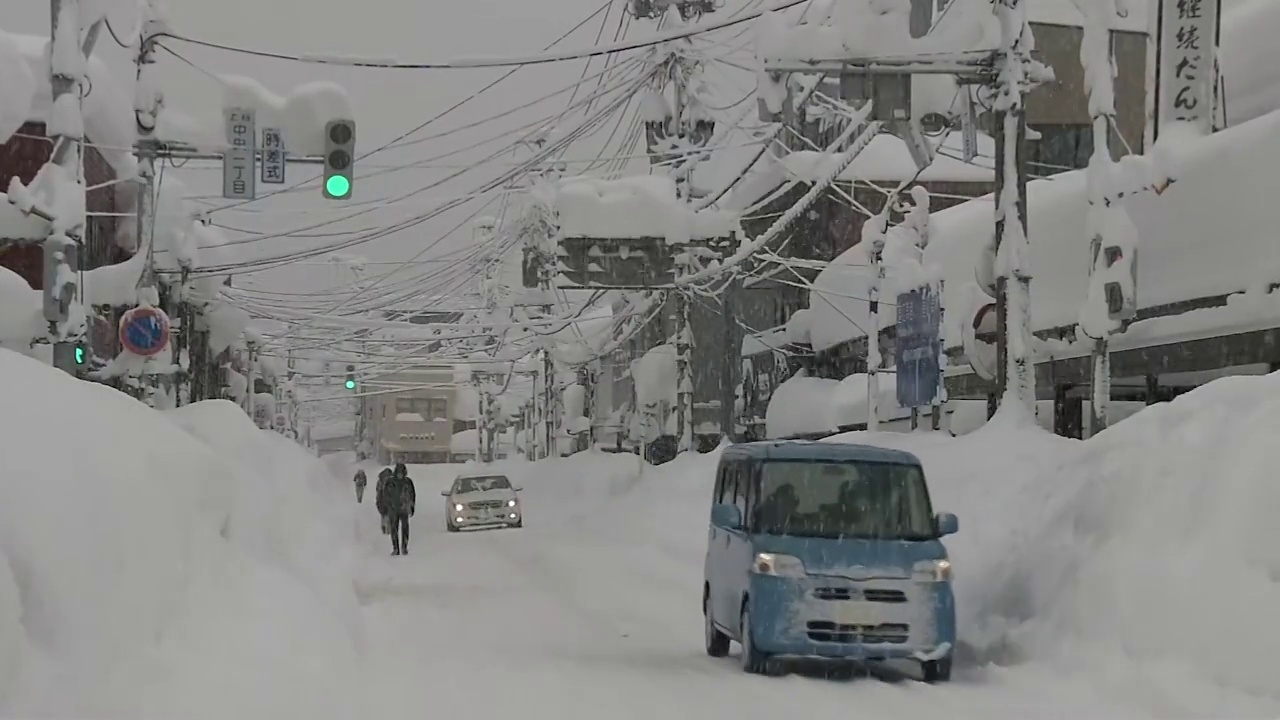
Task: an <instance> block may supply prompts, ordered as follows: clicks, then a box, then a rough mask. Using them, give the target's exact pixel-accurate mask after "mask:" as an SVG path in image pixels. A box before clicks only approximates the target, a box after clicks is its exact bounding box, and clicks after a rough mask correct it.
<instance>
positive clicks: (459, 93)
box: [2, 0, 750, 292]
mask: <svg viewBox="0 0 1280 720" xmlns="http://www.w3.org/2000/svg"><path fill="white" fill-rule="evenodd" d="M3 2H4V5H5V10H4V17H3V21H2V23H3V27H4V28H5V29H6V30H9V31H11V32H18V33H29V34H39V35H47V34H48V32H49V9H48V2H46V1H45V0H3ZM602 3H603V0H536V1H533V2H527V1H526V2H521V1H517V0H450V1H448V2H445V1H442V0H426V1H423V0H353V1H350V2H344V1H343V0H170V17H171V22H172V25H173V28H174V30H175V31H176V32H178V33H179V34H184V35H189V36H191V37H195V38H200V39H203V40H209V41H213V42H219V43H226V44H232V45H238V46H243V47H250V48H261V49H269V50H274V51H282V52H289V53H329V54H349V55H362V56H374V57H392V58H395V59H398V60H402V61H406V62H407V61H414V60H438V59H443V58H450V57H456V56H460V55H487V56H503V55H513V54H531V53H535V52H537V51H538V50H540V49H541V48H542V47H543V46H545V45H547V44H548V43H550V42H551V41H552V40H554V39H555V38H556V37H557V36H559V35H560V34H562V33H563V32H565V31H566V30H568V29H569V28H570V27H572V26H573V25H575V24H577V23H578V22H579V21H580V20H582V19H583V18H585V17H587V16H588V15H590V14H591V13H592V12H593V11H595V10H596V9H598V8H599V7H600V6H601V5H602ZM741 4H742V3H741V0H730V1H729V2H728V3H727V5H728V7H727V8H726V9H725V10H724V11H732V10H733V9H735V8H737V7H739V6H740V5H741ZM120 5H121V6H122V9H121V11H119V12H116V13H113V14H112V16H111V17H112V25H113V27H114V28H115V30H116V31H117V33H118V34H120V35H121V36H122V39H125V40H126V42H127V41H128V39H127V38H124V37H123V36H124V35H126V34H128V33H130V32H131V31H132V30H133V29H134V27H135V24H134V18H133V16H132V6H133V2H132V0H122V2H121V3H120ZM618 5H619V3H618V0H615V7H614V8H613V9H612V12H611V14H610V17H609V20H608V24H607V27H606V28H605V29H604V39H603V41H604V42H609V41H611V40H612V39H613V35H614V33H615V31H616V30H617V28H618V22H619V20H620V14H619V12H618V10H619V7H618ZM601 20H602V16H601V17H597V18H595V19H594V20H592V22H590V23H588V24H587V25H586V26H584V27H583V28H582V29H581V30H579V31H578V32H576V33H575V34H574V35H572V36H571V37H570V38H568V39H567V40H565V41H564V43H562V45H561V47H563V48H580V47H585V46H589V45H591V44H593V43H594V42H595V39H596V35H597V32H599V31H600V30H601ZM653 32H654V27H653V23H652V21H645V22H643V23H640V22H635V23H632V24H631V27H630V30H629V32H628V34H627V37H628V38H640V37H644V36H646V35H649V34H652V33H653ZM747 37H749V36H746V37H741V38H739V39H738V40H736V41H735V44H740V43H742V42H743V41H744V40H745V39H746V38H747ZM168 42H169V43H170V47H172V48H173V49H174V50H176V51H178V52H179V53H181V54H182V55H183V56H184V57H186V58H187V59H189V60H190V61H191V62H192V63H194V64H195V65H197V66H199V67H200V68H201V69H202V70H205V71H208V72H209V73H214V74H236V75H247V76H250V77H253V78H256V79H257V80H259V81H260V82H262V83H263V84H265V85H266V86H268V87H269V88H271V89H272V90H274V91H276V92H278V93H281V94H286V93H288V91H289V90H290V88H292V87H293V86H295V85H297V84H299V83H303V82H309V81H313V80H331V81H334V82H337V83H339V84H340V85H342V86H343V87H345V88H346V89H347V91H348V93H349V94H350V96H351V99H352V101H353V103H354V105H355V108H356V112H355V114H356V121H357V125H358V128H359V137H358V141H359V142H358V152H364V151H367V150H370V149H372V148H374V147H376V146H378V145H381V144H382V143H384V142H387V141H389V140H391V139H393V138H395V137H397V136H399V135H400V134H401V133H404V132H406V131H408V130H409V129H410V128H412V127H414V126H416V125H418V124H419V123H421V122H422V121H423V120H425V119H426V118H428V117H430V116H432V115H434V114H436V113H438V112H439V111H441V110H443V109H444V108H446V107H448V106H449V105H451V104H453V103H454V102H456V101H458V100H460V99H462V98H464V97H466V96H468V95H470V94H471V93H472V92H473V91H474V90H476V89H478V88H479V87H481V86H483V85H484V84H486V83H488V82H489V81H490V80H492V79H494V78H496V77H498V76H499V75H500V74H501V73H502V72H503V71H502V70H465V71H443V72H441V71H409V70H376V69H354V68H335V67H329V66H321V65H307V64H301V63H293V62H288V61H276V60H270V59H262V58H257V57H249V56H244V55H238V54H233V53H227V52H222V51H218V50H212V49H206V48H201V47H196V46H192V45H189V44H186V43H182V42H177V41H168ZM97 54H98V55H99V56H101V57H103V58H105V59H106V60H108V62H109V63H110V65H111V67H112V68H113V70H115V71H116V72H117V75H118V77H119V79H120V81H121V82H120V84H121V85H122V87H125V88H128V87H129V86H130V85H129V83H130V82H131V80H132V77H133V69H132V59H131V57H130V53H128V52H127V51H124V50H121V49H120V48H119V47H117V46H116V44H115V42H114V41H113V40H112V39H111V37H110V36H109V35H108V34H106V33H104V34H103V35H102V37H101V38H100V40H99V42H98V52H97ZM159 58H160V63H161V68H162V76H163V78H164V80H165V83H164V87H165V92H166V96H167V104H168V106H169V107H174V108H178V109H180V110H182V111H184V112H186V113H187V114H190V115H192V116H196V117H200V118H204V119H206V120H211V121H213V122H215V123H220V117H221V114H220V111H219V108H220V106H221V86H220V84H219V83H218V82H217V80H215V79H214V78H212V77H209V76H208V75H206V74H204V73H202V72H200V71H198V70H196V69H193V68H191V67H190V66H188V65H185V64H184V63H182V62H181V61H179V60H178V59H177V58H174V57H173V56H171V55H168V54H166V53H163V52H161V53H160V54H159ZM591 67H592V72H595V71H596V70H599V69H601V68H602V67H603V65H602V64H601V62H600V61H598V60H597V61H596V62H595V63H593V64H592V66H591ZM582 72H583V62H582V61H577V62H572V63H557V64H550V65H541V66H531V67H527V68H524V69H522V70H521V71H520V72H519V73H518V74H516V75H515V76H514V77H512V78H511V79H510V80H508V81H506V82H504V83H503V84H501V85H499V86H498V87H497V88H495V89H494V90H493V91H490V92H489V93H487V94H486V95H484V96H482V97H480V98H479V99H477V100H475V101H473V102H472V103H470V104H468V105H467V106H466V107H464V108H463V109H461V110H459V111H457V112H456V113H455V114H453V115H451V116H449V117H447V118H446V119H444V120H441V121H440V122H438V123H436V124H435V125H432V126H431V127H430V128H429V129H428V130H427V131H424V132H423V133H419V136H421V135H424V134H430V133H433V132H440V131H442V130H448V129H451V128H456V127H462V128H464V131H463V132H459V133H458V134H456V135H453V136H451V137H448V138H441V139H438V140H431V141H428V142H424V143H421V144H418V145H416V146H413V147H410V148H403V149H397V150H392V151H387V152H384V153H381V154H379V155H377V156H375V157H373V158H370V159H369V160H368V161H366V162H365V163H364V164H362V165H360V166H358V167H357V177H356V191H355V201H356V202H364V201H368V200H373V199H376V198H379V197H387V196H389V195H393V194H397V193H403V192H406V191H408V190H412V189H414V188H416V187H420V186H422V185H424V184H426V183H428V182H431V181H433V180H437V179H440V178H442V177H445V176H446V175H448V174H450V173H452V172H456V171H457V169H458V167H457V166H458V165H466V164H468V163H469V162H474V161H475V160H476V159H478V158H480V157H483V156H484V155H486V154H488V153H490V152H492V151H494V150H496V149H498V148H500V147H501V146H502V144H503V143H501V142H495V143H491V144H489V145H486V146H484V147H483V148H480V149H478V150H477V151H474V152H470V153H467V154H464V155H461V156H458V157H453V158H449V159H447V160H441V161H439V162H438V163H437V167H432V168H427V169H412V170H404V171H400V172H395V173H390V174H386V175H383V176H382V177H379V178H374V179H365V180H362V179H361V175H362V174H367V173H368V172H370V171H372V170H375V169H382V168H384V167H385V166H388V165H396V164H402V163H405V162H411V161H415V160H420V159H422V158H426V157H430V156H434V155H438V154H440V153H443V152H447V151H449V150H452V149H454V148H457V147H460V146H464V145H467V144H470V143H472V142H475V141H477V140H480V139H482V138H487V137H490V136H492V135H496V134H499V133H500V132H502V131H503V130H509V129H512V128H515V127H518V126H519V125H522V124H524V123H526V122H529V121H530V120H532V119H536V118H537V117H542V116H547V115H550V114H553V113H555V112H558V111H559V110H560V109H561V108H562V107H563V106H564V104H565V102H566V100H567V95H561V96H559V97H557V98H555V99H553V100H549V101H547V102H546V103H542V104H540V105H537V106H535V107H533V108H531V109H529V110H527V111H522V112H521V113H519V114H517V115H516V116H514V117H512V118H507V119H504V120H501V121H497V122H494V123H492V124H489V125H486V126H484V127H483V128H477V129H475V130H466V129H465V128H466V127H467V126H469V125H471V124H473V123H475V122H477V121H479V120H481V119H483V118H486V117H488V116H491V115H493V114H495V113H498V112H501V111H503V110H506V109H509V108H511V107H513V106H515V105H519V104H521V103H524V102H528V101H530V100H532V99H534V98H536V97H538V96H539V95H542V94H545V93H547V92H549V91H551V90H554V89H557V88H559V87H561V86H564V85H568V84H569V83H572V82H573V81H575V80H577V79H578V78H579V77H580V76H581V74H582ZM734 82H735V83H736V84H735V85H727V86H726V88H725V90H724V93H725V97H727V98H731V99H737V97H740V96H741V95H742V92H743V91H745V90H748V89H749V85H750V76H749V75H746V74H742V75H741V76H739V77H737V78H736V79H734ZM593 87H594V86H593ZM607 130H608V128H606V131H605V132H603V133H601V136H600V137H599V138H597V141H596V142H595V143H594V144H593V143H588V144H587V145H586V146H584V148H583V149H581V150H578V149H575V150H573V151H570V153H569V157H582V156H584V155H586V156H587V157H593V156H594V154H595V153H594V151H595V150H596V149H598V148H599V141H601V140H603V137H604V136H605V135H607V134H608V132H607ZM516 159H517V158H516V157H515V156H508V157H506V158H505V162H507V163H510V162H512V161H514V160H516ZM520 159H523V158H520ZM641 164H643V163H641ZM439 166H447V167H439ZM498 170H499V168H498V167H496V166H489V167H484V168H481V169H477V170H475V171H472V172H469V173H467V174H466V175H464V176H462V177H461V178H459V179H457V180H455V181H451V182H449V183H447V184H445V185H443V186H441V187H440V188H437V189H434V190H432V191H429V192H427V193H424V194H423V195H422V196H420V197H417V198H414V199H413V200H412V201H409V202H406V203H403V204H401V205H400V206H397V207H394V208H384V209H381V210H379V211H377V212H375V213H371V214H369V215H366V216H364V217H362V218H359V219H353V220H350V221H347V222H345V223H342V224H339V225H334V226H329V227H326V228H323V229H319V230H315V231H312V232H313V233H316V234H321V233H322V234H323V236H321V237H308V238H295V239H291V240H283V239H271V240H263V241H261V242H258V243H254V244H252V245H251V246H249V247H252V248H253V249H254V251H255V252H257V253H258V254H259V255H265V256H275V255H278V254H281V253H284V252H291V251H294V250H297V249H299V248H303V247H315V246H317V245H319V244H325V243H332V242H335V241H336V240H338V239H341V238H340V237H335V235H334V233H335V232H340V231H352V230H360V229H366V228H371V227H375V226H383V225H386V224H388V223H390V222H394V221H396V220H401V219H405V218H408V217H410V216H411V215H412V214H413V213H421V212H423V211H426V210H428V209H430V208H432V207H434V206H435V205H437V204H438V203H439V202H441V201H442V200H444V199H446V198H448V197H452V196H456V195H459V194H465V193H468V192H470V191H471V190H473V189H474V188H476V187H477V186H479V185H480V184H482V183H483V182H485V181H487V180H489V179H491V178H493V177H494V176H495V175H496V174H497V172H498ZM166 172H167V173H170V177H172V176H173V174H177V175H178V176H179V177H181V178H182V179H183V181H184V182H185V183H186V184H187V185H188V187H189V189H190V191H191V193H192V194H193V195H197V196H206V197H210V198H211V202H215V204H221V201H219V200H216V197H217V195H218V194H220V191H221V175H220V173H219V172H218V170H217V166H207V167H206V169H203V170H201V169H195V168H194V166H190V165H189V166H187V167H186V168H184V169H182V170H176V171H175V170H174V169H172V168H170V169H167V170H166ZM314 172H316V169H315V167H314V166H296V167H291V168H290V173H291V177H290V182H291V183H292V182H293V181H295V180H299V179H302V178H303V177H309V176H310V175H311V174H312V173H314ZM260 191H261V186H260ZM480 202H482V201H477V202H472V203H468V204H467V205H466V206H464V207H462V208H460V209H458V210H455V211H451V212H450V213H447V214H445V215H443V216H441V217H440V218H438V219H436V220H433V221H430V222H427V223H423V224H422V225H419V226H418V227H417V228H415V229H413V230H409V231H404V232H400V233H398V234H396V235H395V236H392V237H388V238H386V239H381V240H377V241H375V242H371V243H367V244H365V245H363V246H361V247H360V248H357V249H353V250H350V251H347V252H351V253H358V254H361V255H364V256H366V257H368V258H370V259H372V260H375V261H399V260H403V259H406V258H407V257H409V256H411V255H413V254H414V253H416V252H418V251H419V250H421V249H422V248H423V247H425V246H426V245H427V244H428V243H432V242H435V241H436V240H438V239H439V237H440V236H441V235H442V234H443V233H444V232H445V231H447V230H448V229H449V228H450V227H452V226H454V225H456V224H457V223H458V222H459V221H461V220H462V219H463V218H464V217H465V216H466V215H468V214H469V213H470V212H472V211H474V210H475V209H476V208H477V207H478V205H479V204H480ZM337 207H339V205H338V204H336V203H331V202H325V201H324V200H322V199H321V197H320V191H319V188H318V185H312V186H310V187H308V188H307V189H306V190H305V191H302V192H299V193H293V194H290V196H288V197H287V198H285V199H283V200H282V199H279V198H273V199H271V200H262V201H259V202H257V203H254V204H252V205H249V206H246V207H245V208H243V209H242V210H234V211H223V212H219V213H217V214H216V215H215V216H214V217H215V219H216V221H217V222H219V223H220V224H225V225H229V226H233V227H238V228H244V229H249V230H257V231H259V232H261V231H264V230H265V231H281V230H284V229H288V228H294V227H301V226H305V225H312V224H315V223H316V222H320V221H324V220H330V219H333V218H334V216H335V215H339V214H340V213H339V212H336V211H335V208H337ZM496 209H497V205H496V204H495V205H494V206H492V207H491V208H489V209H487V210H486V211H485V212H486V213H493V212H496ZM233 236H234V235H233ZM470 236H471V233H470V230H469V229H468V230H467V231H466V232H462V233H458V234H457V235H455V236H454V237H452V238H450V239H449V240H446V241H445V242H443V243H441V244H440V245H439V246H437V247H436V248H434V249H432V250H431V251H430V252H429V253H428V254H427V255H426V256H424V257H426V258H430V257H431V256H432V255H439V254H440V253H441V252H448V251H456V250H457V249H458V248H459V246H460V245H462V244H465V243H467V242H468V241H469V239H470ZM313 262H317V261H313ZM427 267H428V266H427V265H417V266H415V267H414V268H413V270H414V271H415V272H421V271H423V270H425V269H426V268H427ZM430 267H436V268H441V269H443V270H446V271H447V270H448V268H449V265H448V263H447V262H437V263H434V264H433V265H431V266H430ZM386 269H387V268H386V267H385V266H382V267H379V268H375V270H376V271H378V272H381V271H385V270H386ZM401 277H404V276H401ZM246 279H247V278H246ZM254 281H255V282H256V284H257V286H258V287H268V286H269V287H272V288H273V289H285V290H295V291H296V290H304V289H313V288H317V287H318V286H324V285H327V284H330V283H331V282H332V281H333V273H332V272H331V271H330V270H329V269H327V268H324V267H321V266H318V265H306V266H296V267H293V268H290V269H289V271H288V272H282V271H272V272H270V273H263V274H260V275H258V276H256V277H255V278H254ZM432 282H433V283H435V284H438V285H439V286H440V288H439V289H440V290H441V291H448V290H450V289H455V288H457V287H458V286H459V282H461V278H458V277H457V273H456V271H455V272H452V273H450V274H449V275H448V281H447V282H446V274H444V273H442V274H439V275H437V276H436V277H435V279H434V280H433V281H432ZM240 284H242V283H241V282H240V281H237V285H240ZM454 291H455V292H456V289H455V290H454Z"/></svg>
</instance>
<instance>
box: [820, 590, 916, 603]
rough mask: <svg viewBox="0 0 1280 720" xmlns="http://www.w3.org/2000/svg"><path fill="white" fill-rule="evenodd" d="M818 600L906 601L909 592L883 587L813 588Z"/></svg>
mask: <svg viewBox="0 0 1280 720" xmlns="http://www.w3.org/2000/svg"><path fill="white" fill-rule="evenodd" d="M813 596H814V597H815V598H817V599H818V600H865V601H867V602H878V603H904V602H906V601H907V594H906V593H904V592H902V591H901V590H885V589H882V588H847V587H822V588H815V589H814V590H813Z"/></svg>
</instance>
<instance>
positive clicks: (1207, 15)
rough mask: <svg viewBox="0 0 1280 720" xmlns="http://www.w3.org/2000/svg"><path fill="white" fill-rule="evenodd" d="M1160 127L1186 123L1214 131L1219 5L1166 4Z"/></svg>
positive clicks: (1173, 0)
mask: <svg viewBox="0 0 1280 720" xmlns="http://www.w3.org/2000/svg"><path fill="white" fill-rule="evenodd" d="M1160 17H1161V19H1160V24H1161V28H1160V95H1159V97H1160V107H1159V116H1158V120H1159V123H1160V125H1162V126H1163V125H1166V124H1168V123H1171V122H1183V123H1188V124H1190V125H1191V126H1194V127H1195V128H1196V129H1197V130H1199V131H1200V132H1201V133H1202V134H1204V135H1208V134H1209V133H1210V132H1212V131H1213V87H1214V66H1215V57H1216V50H1217V48H1216V47H1215V45H1216V43H1217V34H1218V0H1162V7H1161V12H1160Z"/></svg>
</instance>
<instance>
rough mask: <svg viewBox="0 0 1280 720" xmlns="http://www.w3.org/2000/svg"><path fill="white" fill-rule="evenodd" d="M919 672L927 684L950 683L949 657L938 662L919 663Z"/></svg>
mask: <svg viewBox="0 0 1280 720" xmlns="http://www.w3.org/2000/svg"><path fill="white" fill-rule="evenodd" d="M920 671H921V673H922V674H923V675H924V681H925V682H927V683H944V682H950V681H951V656H950V655H948V656H946V657H944V658H942V659H940V660H926V661H925V662H922V663H920Z"/></svg>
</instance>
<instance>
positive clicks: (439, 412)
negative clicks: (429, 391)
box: [422, 398, 449, 420]
mask: <svg viewBox="0 0 1280 720" xmlns="http://www.w3.org/2000/svg"><path fill="white" fill-rule="evenodd" d="M424 405H425V407H424V410H425V412H423V414H422V416H423V417H424V418H426V419H427V420H448V419H449V401H447V400H445V399H444V398H427V400H426V401H425V402H424Z"/></svg>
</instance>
